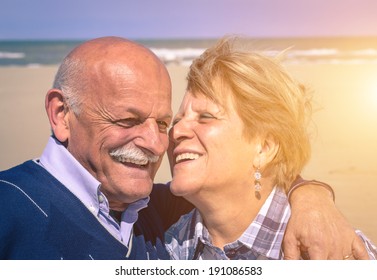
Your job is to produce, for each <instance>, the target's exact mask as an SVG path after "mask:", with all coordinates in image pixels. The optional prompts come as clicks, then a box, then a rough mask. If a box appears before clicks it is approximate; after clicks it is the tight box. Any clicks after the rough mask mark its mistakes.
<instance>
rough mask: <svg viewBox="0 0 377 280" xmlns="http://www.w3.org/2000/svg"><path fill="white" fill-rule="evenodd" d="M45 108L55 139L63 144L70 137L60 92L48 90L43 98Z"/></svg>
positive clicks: (67, 113)
mask: <svg viewBox="0 0 377 280" xmlns="http://www.w3.org/2000/svg"><path fill="white" fill-rule="evenodd" d="M45 108H46V112H47V116H48V119H49V121H50V126H51V129H52V131H53V133H54V136H55V137H56V139H58V140H59V141H60V142H61V143H65V142H66V141H67V140H68V139H69V136H70V131H69V124H68V115H69V111H68V110H67V108H66V105H65V103H64V97H63V93H62V92H61V90H58V89H50V90H49V91H48V92H47V94H46V98H45Z"/></svg>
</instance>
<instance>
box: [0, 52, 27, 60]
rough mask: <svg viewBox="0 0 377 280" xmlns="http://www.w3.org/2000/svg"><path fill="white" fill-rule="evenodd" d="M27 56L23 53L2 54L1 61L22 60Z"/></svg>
mask: <svg viewBox="0 0 377 280" xmlns="http://www.w3.org/2000/svg"><path fill="white" fill-rule="evenodd" d="M22 58H25V54H24V53H22V52H0V59H22Z"/></svg>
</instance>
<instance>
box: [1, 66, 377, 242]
mask: <svg viewBox="0 0 377 280" xmlns="http://www.w3.org/2000/svg"><path fill="white" fill-rule="evenodd" d="M168 68H169V72H170V74H171V77H172V83H173V108H174V112H176V111H177V109H178V106H179V103H180V100H181V98H182V95H183V93H184V89H185V74H186V71H187V68H186V67H184V66H178V65H170V66H168ZM288 68H289V70H290V71H291V72H292V73H293V75H294V76H295V77H297V78H298V79H299V80H301V81H302V82H304V83H305V84H307V85H309V86H310V87H311V88H312V90H313V95H314V103H315V106H314V108H315V113H314V116H313V127H312V131H313V142H312V143H313V155H312V159H311V161H310V162H309V164H308V165H307V167H306V168H305V170H304V172H303V175H304V177H306V178H308V179H310V178H312V179H317V180H321V181H325V182H327V183H329V184H330V185H332V186H333V188H334V190H335V192H336V204H337V206H338V207H339V208H340V209H341V210H342V212H343V213H344V215H345V216H346V217H347V219H348V220H349V221H350V222H351V223H352V224H353V225H354V226H355V227H356V228H359V229H361V230H362V231H363V232H364V233H365V234H366V235H367V236H368V237H370V239H371V240H372V241H373V242H374V243H375V244H377V202H376V201H377V186H376V182H377V144H376V143H377V129H376V128H377V82H376V73H377V64H307V65H289V66H288ZM56 69H57V67H56V66H42V67H36V68H32V67H29V68H28V67H0V143H1V145H0V170H4V169H7V168H9V167H11V166H14V165H16V164H18V163H21V162H24V161H26V160H28V159H31V158H35V157H38V156H39V155H40V154H41V152H42V150H43V148H44V146H45V144H46V142H47V139H48V137H49V134H50V132H49V124H48V119H47V117H46V114H45V111H44V96H45V94H46V92H47V90H48V89H49V88H50V86H51V84H52V80H53V77H54V75H55V71H56ZM292 148H293V147H292ZM169 179H170V171H169V168H168V162H167V160H166V159H164V162H163V164H162V167H161V169H160V171H159V173H158V174H157V177H156V182H166V181H168V180H169Z"/></svg>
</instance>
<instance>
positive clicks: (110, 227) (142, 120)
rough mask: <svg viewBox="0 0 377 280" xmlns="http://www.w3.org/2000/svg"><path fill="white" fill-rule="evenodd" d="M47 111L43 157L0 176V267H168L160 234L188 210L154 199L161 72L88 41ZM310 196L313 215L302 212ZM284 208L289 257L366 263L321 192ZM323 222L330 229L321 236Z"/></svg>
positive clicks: (60, 77) (166, 198)
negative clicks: (57, 262)
mask: <svg viewBox="0 0 377 280" xmlns="http://www.w3.org/2000/svg"><path fill="white" fill-rule="evenodd" d="M45 105H46V111H47V115H48V118H49V121H50V125H51V129H52V132H53V133H52V136H51V137H50V139H49V141H48V144H47V146H46V148H45V150H44V152H43V154H42V155H41V157H40V158H39V159H36V160H30V161H27V162H25V163H23V164H21V165H19V166H16V167H14V168H11V169H9V170H7V171H4V172H1V173H0V216H1V219H0V259H164V258H168V255H167V253H166V250H165V247H164V240H163V233H164V231H165V230H166V229H167V228H168V227H169V226H170V225H171V224H172V223H174V222H175V221H176V220H177V219H178V218H179V217H180V216H181V215H182V214H183V213H186V212H187V211H189V210H190V209H191V207H192V206H191V205H190V204H188V203H187V202H186V201H184V200H182V199H178V198H175V197H173V196H172V195H171V194H170V192H169V188H168V187H166V186H165V185H155V186H154V188H153V191H152V187H153V178H154V176H155V174H156V172H157V169H158V167H159V165H160V163H161V159H162V157H163V155H164V153H165V151H166V150H167V148H168V143H169V141H168V136H167V130H168V128H169V125H170V122H171V119H172V110H171V83H170V78H169V75H168V72H167V70H166V68H165V66H164V65H163V64H162V63H161V62H160V60H159V59H158V58H157V57H156V56H155V55H154V54H153V53H152V52H151V51H150V50H148V49H147V48H145V47H143V46H141V45H138V44H136V43H134V42H132V41H129V40H126V39H123V38H117V37H104V38H98V39H94V40H91V41H88V42H85V43H83V44H82V45H80V46H78V47H77V48H75V49H74V50H73V51H72V52H71V53H70V54H69V55H68V56H67V57H66V58H65V59H64V61H63V63H62V65H61V66H60V68H59V70H58V73H57V75H56V78H55V82H54V86H53V89H51V90H49V91H48V93H47V95H46V100H45ZM151 192H152V193H151ZM308 197H310V199H313V197H314V202H313V203H312V206H314V208H315V209H317V211H316V210H310V211H309V210H308V209H307V208H306V206H305V204H303V203H302V201H303V200H305V199H308ZM291 200H292V201H291V204H292V215H293V216H292V219H291V224H290V225H289V228H288V231H287V241H286V244H287V248H286V256H287V257H288V258H297V257H298V256H299V253H298V252H299V250H298V249H302V250H303V251H308V252H309V254H311V256H310V257H312V258H341V257H342V256H344V255H348V254H351V253H353V255H354V256H355V255H357V256H356V257H358V258H367V255H366V252H365V249H363V247H362V243H361V242H360V241H359V240H357V237H356V236H355V234H354V231H353V229H352V228H351V227H350V226H348V224H345V225H344V220H343V218H342V219H341V220H339V221H338V217H339V216H338V215H339V213H338V212H337V210H336V208H335V207H334V205H333V202H332V200H331V198H330V195H329V192H328V191H327V190H326V189H325V188H321V187H318V186H317V187H316V186H309V187H305V188H300V189H299V190H296V191H295V192H294V196H292V198H291ZM316 203H317V204H316ZM147 206H148V207H147ZM322 210H323V211H322ZM303 211H304V213H302V212H303ZM295 213H299V214H295ZM318 213H322V214H321V215H322V216H319V219H320V220H318V215H317V214H318ZM323 213H325V214H323ZM311 217H315V218H316V220H313V219H312V218H311ZM328 219H330V220H331V224H336V225H337V226H336V227H332V226H331V227H327V228H326V222H327V221H328ZM313 223H315V225H316V226H313V227H311V225H313ZM317 226H318V227H317ZM311 228H315V229H314V230H310V229H311ZM334 228H335V230H334ZM318 230H319V231H324V232H322V233H321V235H316V234H317V232H318ZM343 230H344V231H346V232H347V235H345V236H343V237H342V238H340V240H339V241H337V240H335V241H336V242H337V243H336V245H337V247H335V248H334V250H329V249H328V247H329V246H328V245H329V244H330V242H334V240H333V237H332V234H338V233H339V232H340V231H343ZM313 236H317V238H316V239H315V240H313V241H311V240H310V239H311V237H313ZM321 236H324V237H321ZM296 239H297V240H296ZM321 246H322V247H324V248H325V249H323V248H322V249H323V250H322V251H320V250H319V249H320V248H321ZM352 248H353V249H352ZM319 252H320V253H319Z"/></svg>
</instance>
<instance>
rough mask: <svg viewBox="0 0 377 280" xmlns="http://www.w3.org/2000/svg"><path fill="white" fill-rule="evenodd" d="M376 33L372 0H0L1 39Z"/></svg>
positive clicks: (375, 6) (375, 8) (374, 0)
mask: <svg viewBox="0 0 377 280" xmlns="http://www.w3.org/2000/svg"><path fill="white" fill-rule="evenodd" d="M226 34H238V35H246V36H251V37H312V36H377V0H59V1H56V0H0V40H1V39H88V38H94V37H100V36H107V35H115V36H123V37H127V38H130V39H156V38H164V39H167V38H215V37H221V36H223V35H226Z"/></svg>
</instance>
